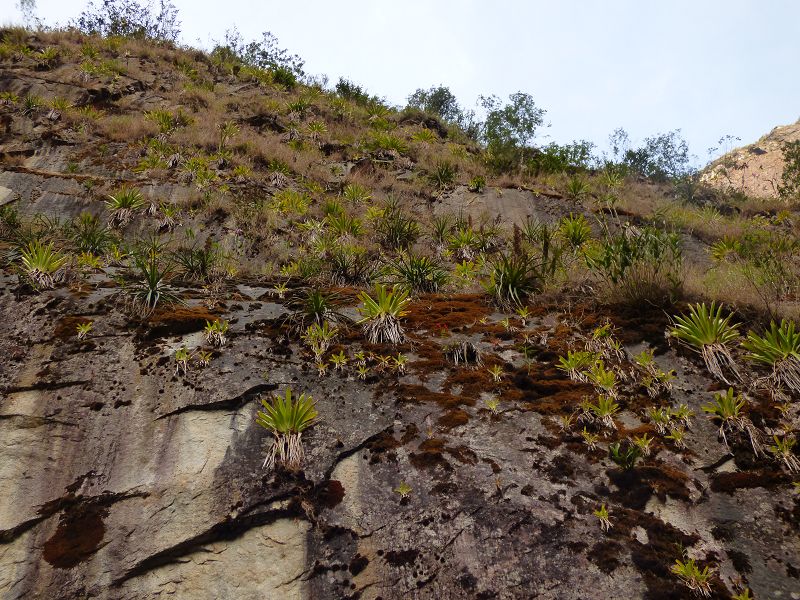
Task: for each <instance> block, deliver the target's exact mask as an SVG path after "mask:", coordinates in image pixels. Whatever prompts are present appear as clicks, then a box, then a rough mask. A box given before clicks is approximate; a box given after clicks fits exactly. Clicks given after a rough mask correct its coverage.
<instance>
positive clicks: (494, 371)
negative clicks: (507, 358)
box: [487, 365, 503, 383]
mask: <svg viewBox="0 0 800 600" xmlns="http://www.w3.org/2000/svg"><path fill="white" fill-rule="evenodd" d="M487 370H488V371H489V375H491V376H492V381H494V382H495V383H500V381H501V380H502V379H503V367H501V366H500V365H492V366H491V367H489V368H488V369H487Z"/></svg>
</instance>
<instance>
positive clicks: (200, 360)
mask: <svg viewBox="0 0 800 600" xmlns="http://www.w3.org/2000/svg"><path fill="white" fill-rule="evenodd" d="M212 358H214V355H213V354H212V353H211V352H209V351H208V350H198V351H197V356H196V357H195V360H196V361H197V364H198V365H200V366H201V367H207V366H208V365H210V364H211V359H212Z"/></svg>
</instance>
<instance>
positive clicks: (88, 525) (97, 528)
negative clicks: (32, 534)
mask: <svg viewBox="0 0 800 600" xmlns="http://www.w3.org/2000/svg"><path fill="white" fill-rule="evenodd" d="M106 514H107V510H106V509H105V508H103V507H102V506H99V505H97V504H89V503H87V504H76V505H74V506H71V507H69V508H67V509H66V510H65V511H64V513H62V515H61V518H60V520H59V523H58V528H57V529H56V531H55V533H54V534H53V535H52V536H51V537H50V539H48V540H47V541H46V542H45V543H44V548H43V553H42V555H43V557H44V559H45V560H46V561H47V562H48V563H50V564H51V565H52V566H54V567H56V568H57V569H71V568H72V567H74V566H77V565H78V564H80V563H82V562H83V561H85V560H86V559H88V558H89V557H90V556H91V555H92V554H94V553H95V552H97V549H98V547H99V546H100V543H101V542H102V541H103V536H104V535H105V532H106V528H105V525H104V523H103V519H104V518H105V516H106Z"/></svg>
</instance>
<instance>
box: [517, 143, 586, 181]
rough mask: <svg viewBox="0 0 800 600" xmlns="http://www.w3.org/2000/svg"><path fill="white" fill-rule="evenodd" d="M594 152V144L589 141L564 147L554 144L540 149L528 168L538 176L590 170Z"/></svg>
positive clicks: (564, 145)
mask: <svg viewBox="0 0 800 600" xmlns="http://www.w3.org/2000/svg"><path fill="white" fill-rule="evenodd" d="M593 150H594V144H593V143H592V142H589V141H587V140H580V141H575V142H572V143H570V144H563V145H562V144H557V143H555V142H552V143H550V144H547V145H546V146H543V147H541V148H539V149H538V152H536V153H535V154H534V156H533V157H532V158H531V159H530V160H529V161H528V163H527V165H526V166H527V168H528V169H529V170H530V171H532V172H534V173H536V174H540V173H563V172H565V171H575V170H580V169H588V168H589V167H591V165H592V163H593V162H594V160H595V159H594V155H593Z"/></svg>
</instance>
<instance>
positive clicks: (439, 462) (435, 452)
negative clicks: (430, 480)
mask: <svg viewBox="0 0 800 600" xmlns="http://www.w3.org/2000/svg"><path fill="white" fill-rule="evenodd" d="M444 447H445V446H444V440H440V439H437V438H431V439H428V440H425V441H424V442H422V443H421V444H420V445H419V447H418V448H417V450H418V452H412V453H411V454H410V455H409V457H408V458H409V460H410V461H411V464H412V465H414V466H415V467H416V468H417V469H435V468H436V467H442V468H443V469H444V470H445V471H452V470H453V467H452V466H451V465H450V463H449V462H447V459H446V458H445V457H444V456H443V454H442V452H443V451H444Z"/></svg>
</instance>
